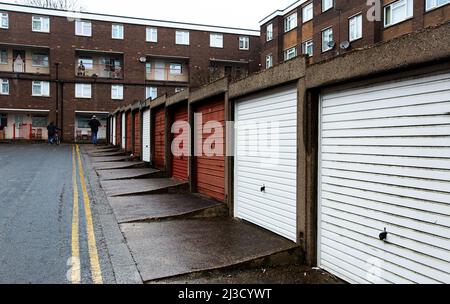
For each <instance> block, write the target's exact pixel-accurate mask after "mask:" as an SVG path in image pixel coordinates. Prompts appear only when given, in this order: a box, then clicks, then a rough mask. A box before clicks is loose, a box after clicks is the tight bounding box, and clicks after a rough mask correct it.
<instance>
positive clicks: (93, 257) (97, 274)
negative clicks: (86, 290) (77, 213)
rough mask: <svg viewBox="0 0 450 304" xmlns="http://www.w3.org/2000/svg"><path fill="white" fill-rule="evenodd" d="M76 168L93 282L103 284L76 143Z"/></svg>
mask: <svg viewBox="0 0 450 304" xmlns="http://www.w3.org/2000/svg"><path fill="white" fill-rule="evenodd" d="M77 156H78V169H79V174H80V183H81V189H82V190H83V199H84V211H85V214H86V230H87V239H88V247H89V258H90V261H91V274H92V281H93V282H94V284H103V278H102V270H101V268H100V262H99V258H98V250H97V242H96V240H95V233H94V224H93V221H92V211H91V201H90V199H89V194H88V192H87V188H86V181H85V178H84V171H83V163H82V162H81V156H80V149H79V147H78V145H77Z"/></svg>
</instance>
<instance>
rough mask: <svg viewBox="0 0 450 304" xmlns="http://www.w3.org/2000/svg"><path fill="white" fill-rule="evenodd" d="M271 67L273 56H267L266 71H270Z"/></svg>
mask: <svg viewBox="0 0 450 304" xmlns="http://www.w3.org/2000/svg"><path fill="white" fill-rule="evenodd" d="M271 67H273V55H272V54H270V55H267V56H266V69H270V68H271Z"/></svg>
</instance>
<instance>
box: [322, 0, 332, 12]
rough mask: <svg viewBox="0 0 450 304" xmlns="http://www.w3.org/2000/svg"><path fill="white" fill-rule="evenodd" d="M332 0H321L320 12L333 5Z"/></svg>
mask: <svg viewBox="0 0 450 304" xmlns="http://www.w3.org/2000/svg"><path fill="white" fill-rule="evenodd" d="M333 2H334V0H322V12H325V11H327V10H329V9H330V8H332V7H333V4H334V3H333Z"/></svg>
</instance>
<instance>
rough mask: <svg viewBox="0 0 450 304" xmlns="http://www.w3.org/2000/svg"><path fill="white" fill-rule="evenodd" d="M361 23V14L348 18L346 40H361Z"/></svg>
mask: <svg viewBox="0 0 450 304" xmlns="http://www.w3.org/2000/svg"><path fill="white" fill-rule="evenodd" d="M362 22H363V16H362V14H358V15H354V16H352V17H350V18H348V40H349V41H350V42H352V41H355V40H358V39H361V38H362V36H363V31H362V26H363V25H362ZM355 31H356V32H355Z"/></svg>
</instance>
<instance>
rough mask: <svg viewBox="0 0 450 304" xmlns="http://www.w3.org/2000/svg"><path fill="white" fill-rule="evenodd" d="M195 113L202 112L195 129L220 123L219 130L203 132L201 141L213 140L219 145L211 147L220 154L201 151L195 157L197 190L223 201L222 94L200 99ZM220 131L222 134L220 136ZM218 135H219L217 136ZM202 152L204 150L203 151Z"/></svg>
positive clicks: (223, 136)
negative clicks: (200, 119) (203, 99)
mask: <svg viewBox="0 0 450 304" xmlns="http://www.w3.org/2000/svg"><path fill="white" fill-rule="evenodd" d="M195 113H197V114H200V113H201V114H202V121H201V122H197V125H196V129H197V130H202V129H203V128H204V127H205V125H206V124H208V123H212V122H219V123H220V124H221V126H222V127H221V130H220V131H221V132H219V130H215V129H214V130H211V132H203V134H202V138H201V143H202V146H204V145H205V142H206V141H211V142H215V143H214V144H211V145H212V146H215V145H221V146H223V149H220V147H211V148H214V150H216V151H217V150H220V154H221V155H213V156H211V155H209V156H208V155H207V154H205V153H201V155H198V156H196V157H195V166H194V170H195V185H196V189H197V192H198V193H200V194H204V195H207V196H209V197H212V198H215V199H217V200H219V201H222V202H223V201H225V157H224V154H225V147H224V145H222V144H221V143H225V130H224V127H223V126H224V125H225V101H224V96H223V95H220V96H218V97H215V98H212V99H209V100H208V101H202V102H201V104H200V105H199V106H197V107H196V108H195ZM200 123H201V124H200ZM220 133H222V134H223V135H222V136H220ZM219 136H220V137H219ZM203 152H204V151H203Z"/></svg>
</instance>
